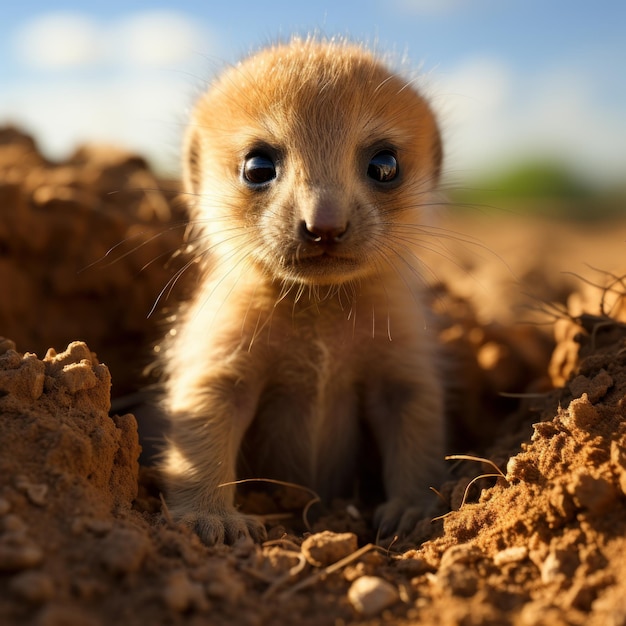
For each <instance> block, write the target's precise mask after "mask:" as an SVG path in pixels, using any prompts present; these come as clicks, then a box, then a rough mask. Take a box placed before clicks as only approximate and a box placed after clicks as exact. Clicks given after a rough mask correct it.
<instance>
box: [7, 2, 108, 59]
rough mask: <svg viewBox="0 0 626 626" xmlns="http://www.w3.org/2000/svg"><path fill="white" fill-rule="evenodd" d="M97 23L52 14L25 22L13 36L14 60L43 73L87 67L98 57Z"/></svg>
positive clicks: (62, 14) (83, 16) (86, 19)
mask: <svg viewBox="0 0 626 626" xmlns="http://www.w3.org/2000/svg"><path fill="white" fill-rule="evenodd" d="M99 42H100V32H99V29H98V24H97V23H96V22H95V21H94V20H93V19H91V18H90V17H88V16H86V15H82V14H78V13H51V14H47V15H42V16H38V17H36V18H34V19H32V20H31V21H29V22H27V23H26V24H25V25H24V26H23V27H22V28H21V29H20V30H19V31H18V32H17V33H16V35H15V51H16V56H17V60H18V61H21V62H22V63H24V64H25V65H27V66H31V67H36V68H40V69H44V70H54V69H61V68H73V67H79V66H81V65H89V64H91V63H93V62H95V61H97V60H98V59H99V57H100V55H101V53H100V50H99Z"/></svg>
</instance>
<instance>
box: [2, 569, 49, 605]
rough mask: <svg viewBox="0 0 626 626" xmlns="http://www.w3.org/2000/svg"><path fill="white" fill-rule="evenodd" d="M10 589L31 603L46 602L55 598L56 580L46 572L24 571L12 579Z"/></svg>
mask: <svg viewBox="0 0 626 626" xmlns="http://www.w3.org/2000/svg"><path fill="white" fill-rule="evenodd" d="M9 589H10V590H11V591H12V592H13V593H14V594H16V595H18V596H19V597H20V598H22V600H25V601H26V602H30V603H31V604H45V603H46V602H48V601H49V600H52V598H54V581H53V580H52V578H51V577H50V576H49V575H48V574H46V573H44V572H37V571H27V572H22V573H21V574H18V575H17V576H14V577H13V578H12V579H11V582H10V584H9Z"/></svg>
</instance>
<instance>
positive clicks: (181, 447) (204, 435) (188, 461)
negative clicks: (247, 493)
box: [163, 374, 266, 545]
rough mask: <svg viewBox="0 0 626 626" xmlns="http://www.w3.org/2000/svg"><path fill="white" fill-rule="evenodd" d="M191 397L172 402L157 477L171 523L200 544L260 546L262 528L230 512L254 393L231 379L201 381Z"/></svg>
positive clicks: (254, 521)
mask: <svg viewBox="0 0 626 626" xmlns="http://www.w3.org/2000/svg"><path fill="white" fill-rule="evenodd" d="M203 378H204V380H202V382H201V383H198V382H196V384H195V385H194V388H195V389H200V390H201V392H199V393H196V394H194V395H193V396H181V397H174V399H173V402H172V407H171V434H170V437H169V440H168V445H167V449H166V454H165V463H164V466H163V473H164V477H165V482H166V490H167V493H168V506H169V509H170V513H171V515H172V516H173V517H174V519H175V520H178V521H181V522H182V523H184V524H186V525H188V526H190V527H191V528H193V529H194V530H195V531H196V532H197V534H198V535H199V536H200V538H201V539H202V540H203V541H204V543H206V544H208V545H213V544H216V543H222V542H226V543H234V542H236V541H237V540H239V539H240V538H243V537H247V536H250V537H252V539H254V540H255V541H262V540H263V539H264V538H265V536H266V531H265V527H264V526H263V524H262V523H261V522H260V521H258V520H257V519H256V518H253V517H250V516H246V515H243V514H241V513H239V512H238V511H237V510H236V509H235V506H234V493H235V487H234V485H232V484H230V485H229V484H228V483H232V482H233V481H234V480H236V474H235V471H236V463H237V455H238V451H239V447H240V444H241V439H242V437H243V435H244V433H245V431H246V430H247V428H248V426H249V425H250V423H251V422H252V419H253V418H254V414H255V411H256V400H257V398H258V393H255V390H254V389H251V388H250V386H248V385H243V384H241V382H239V381H238V380H237V378H234V377H232V376H228V375H224V374H222V375H219V376H217V375H216V376H211V375H206V376H205V377H203Z"/></svg>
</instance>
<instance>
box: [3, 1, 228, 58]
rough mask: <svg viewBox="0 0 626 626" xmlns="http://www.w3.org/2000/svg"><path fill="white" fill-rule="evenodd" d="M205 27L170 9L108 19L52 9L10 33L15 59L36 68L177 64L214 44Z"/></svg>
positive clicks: (210, 34) (214, 38)
mask: <svg viewBox="0 0 626 626" xmlns="http://www.w3.org/2000/svg"><path fill="white" fill-rule="evenodd" d="M215 42H216V37H215V35H214V34H213V33H211V32H210V31H209V29H208V28H207V27H206V26H205V25H201V24H199V23H198V21H197V20H195V21H192V20H191V19H189V18H187V17H186V16H185V15H183V14H182V13H179V12H176V11H166V10H154V11H144V12H140V13H135V14H129V15H127V16H125V17H123V18H121V19H118V20H113V21H104V20H96V19H95V18H93V17H90V16H89V15H87V14H82V13H69V12H55V13H47V14H44V15H40V16H37V17H34V18H33V19H31V20H29V21H27V22H25V23H24V24H23V25H22V27H21V28H20V29H18V31H17V32H16V34H15V37H14V47H15V53H16V58H17V61H18V62H21V63H22V64H24V65H26V66H27V67H30V68H34V69H40V70H62V69H68V70H71V69H76V68H79V67H90V66H91V67H93V66H96V67H97V66H117V67H119V66H123V67H132V66H136V67H150V66H158V67H163V66H166V65H170V66H171V65H179V64H181V63H183V62H185V61H187V60H188V59H189V58H191V57H192V56H193V55H196V54H198V53H200V52H202V53H204V54H206V53H207V52H209V51H210V50H207V47H210V48H211V49H212V50H213V49H214V48H215Z"/></svg>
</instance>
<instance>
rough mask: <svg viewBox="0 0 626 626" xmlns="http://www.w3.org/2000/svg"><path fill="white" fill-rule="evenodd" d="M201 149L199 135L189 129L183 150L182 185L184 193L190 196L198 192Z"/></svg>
mask: <svg viewBox="0 0 626 626" xmlns="http://www.w3.org/2000/svg"><path fill="white" fill-rule="evenodd" d="M201 149H202V142H201V139H200V134H199V133H198V131H197V130H195V129H194V128H191V129H189V131H188V133H187V136H186V137H185V145H184V148H183V183H184V185H185V191H186V192H188V193H192V194H197V193H199V192H200V180H201V175H200V167H201V162H202V159H201V154H200V153H201Z"/></svg>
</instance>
